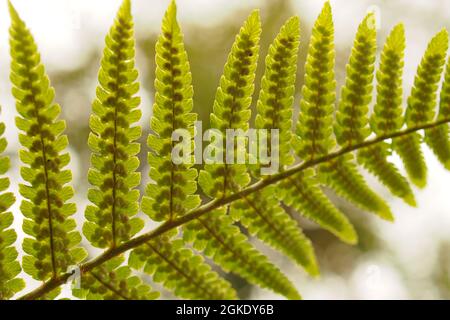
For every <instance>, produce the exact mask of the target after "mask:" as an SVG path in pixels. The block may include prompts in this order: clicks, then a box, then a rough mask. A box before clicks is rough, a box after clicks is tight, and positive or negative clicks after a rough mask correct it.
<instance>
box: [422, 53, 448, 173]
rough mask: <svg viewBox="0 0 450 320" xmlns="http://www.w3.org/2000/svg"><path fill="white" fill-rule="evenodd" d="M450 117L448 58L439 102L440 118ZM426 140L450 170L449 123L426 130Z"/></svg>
mask: <svg viewBox="0 0 450 320" xmlns="http://www.w3.org/2000/svg"><path fill="white" fill-rule="evenodd" d="M449 118H450V59H449V60H448V63H447V67H446V72H445V78H444V83H443V85H442V90H441V97H440V102H439V114H438V119H439V120H440V119H449ZM425 141H426V143H427V144H428V146H429V147H430V148H431V150H433V152H434V153H435V154H436V156H437V158H438V159H439V161H440V162H441V163H442V164H443V165H444V166H445V168H447V169H448V170H450V139H449V135H448V124H444V125H442V126H439V127H437V128H433V129H429V130H425Z"/></svg>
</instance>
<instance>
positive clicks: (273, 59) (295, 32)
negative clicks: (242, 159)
mask: <svg viewBox="0 0 450 320" xmlns="http://www.w3.org/2000/svg"><path fill="white" fill-rule="evenodd" d="M299 45H300V20H299V18H298V17H292V18H290V19H289V20H288V21H287V22H286V23H285V24H284V25H283V27H282V28H281V30H280V32H279V33H278V35H277V36H276V38H275V40H274V41H273V43H272V44H271V46H270V47H269V53H268V54H267V57H266V66H265V71H264V76H263V78H262V80H261V90H260V92H259V98H258V102H257V103H256V107H257V115H256V119H255V127H256V128H257V129H267V130H270V129H278V130H279V150H278V153H279V155H280V165H281V166H285V165H290V164H292V163H293V162H294V157H293V155H292V152H291V140H292V131H291V129H292V104H293V102H294V93H295V78H296V71H297V55H298V48H299ZM269 137H270V133H269ZM268 139H269V138H268Z"/></svg>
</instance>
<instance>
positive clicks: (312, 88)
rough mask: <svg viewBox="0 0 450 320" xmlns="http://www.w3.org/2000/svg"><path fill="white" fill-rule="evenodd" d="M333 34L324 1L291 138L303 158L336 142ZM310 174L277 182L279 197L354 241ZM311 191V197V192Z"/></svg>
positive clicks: (324, 151)
mask: <svg viewBox="0 0 450 320" xmlns="http://www.w3.org/2000/svg"><path fill="white" fill-rule="evenodd" d="M333 38H334V27H333V20H332V14H331V7H330V4H329V2H326V3H325V5H324V7H323V9H322V12H321V13H320V15H319V17H318V18H317V20H316V22H315V24H314V27H313V32H312V36H311V41H310V45H309V51H308V56H307V58H306V66H305V69H306V74H305V79H304V82H305V83H304V85H303V88H302V99H301V101H300V114H299V119H298V123H297V130H296V133H297V135H294V137H293V142H292V146H293V148H294V150H295V152H296V153H297V155H298V156H299V157H300V158H302V159H303V160H312V159H314V158H316V157H320V156H324V155H326V154H327V153H328V152H329V150H330V149H331V148H332V147H333V146H334V145H335V141H334V139H333V137H332V133H333V132H332V123H333V111H334V108H333V104H334V99H335V86H336V81H335V79H334V44H333ZM311 175H312V174H311V172H309V171H308V172H306V173H305V172H302V173H301V174H298V175H295V176H293V177H291V178H289V179H287V180H285V181H284V182H283V183H280V185H279V186H280V189H279V190H278V191H279V192H278V196H279V198H280V199H281V200H283V201H284V202H285V203H286V204H288V205H292V206H293V207H295V208H296V209H297V210H298V211H299V212H300V213H301V214H302V215H304V216H306V217H307V218H309V219H311V220H313V221H315V222H316V223H318V224H319V225H321V226H322V227H324V228H325V229H327V230H329V231H331V232H332V233H334V234H335V235H337V236H338V237H339V238H341V239H342V240H343V241H346V242H349V243H354V242H356V238H357V236H356V233H355V231H354V229H353V227H352V226H351V224H350V222H349V221H348V219H347V217H345V215H343V214H342V213H341V212H340V211H339V210H337V209H336V208H335V207H334V206H333V204H332V203H331V202H330V201H329V200H328V198H327V197H326V196H325V195H324V194H323V192H322V190H321V189H320V187H319V186H318V184H317V182H316V181H315V179H310V178H311ZM303 193H304V194H303ZM312 194H314V197H313V196H310V195H312ZM318 208H319V209H320V210H317V209H318Z"/></svg>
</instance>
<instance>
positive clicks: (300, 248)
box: [230, 186, 319, 275]
mask: <svg viewBox="0 0 450 320" xmlns="http://www.w3.org/2000/svg"><path fill="white" fill-rule="evenodd" d="M276 193H277V192H276V187H275V186H270V187H267V188H264V189H263V190H262V191H259V192H256V193H254V194H251V195H249V196H245V197H244V200H240V201H236V202H234V203H233V204H232V205H231V208H230V213H231V215H232V217H233V218H234V219H235V220H237V221H239V222H240V223H241V224H242V225H244V226H245V227H246V228H247V229H248V230H249V232H250V234H252V235H255V236H256V237H257V238H258V239H260V240H262V241H264V242H266V243H267V244H269V245H270V246H272V247H274V248H275V249H277V250H280V251H281V252H283V253H284V254H286V255H287V256H288V257H290V258H291V259H293V260H294V261H295V262H296V263H297V264H298V265H300V266H302V267H304V268H305V270H306V271H307V272H308V273H309V274H311V275H318V274H319V270H318V266H317V262H316V258H315V255H314V249H313V247H312V244H311V241H310V240H309V239H308V238H306V237H305V235H304V234H303V233H302V232H301V229H300V227H299V226H298V224H297V222H296V221H295V220H293V219H292V218H291V217H290V216H289V214H287V213H286V212H285V211H284V209H283V208H282V207H281V206H280V203H279V200H278V199H277V198H276V197H274V196H273V195H274V194H276Z"/></svg>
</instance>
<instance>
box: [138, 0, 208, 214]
mask: <svg viewBox="0 0 450 320" xmlns="http://www.w3.org/2000/svg"><path fill="white" fill-rule="evenodd" d="M191 82H192V76H191V72H190V68H189V62H188V59H187V54H186V50H185V48H184V44H183V35H182V33H181V30H180V27H179V25H178V22H177V20H176V5H175V2H174V1H172V2H171V4H170V6H169V8H168V10H167V12H166V13H165V15H164V19H163V22H162V34H161V35H160V36H159V38H158V42H157V44H156V80H155V88H156V94H155V104H154V105H153V117H152V120H151V128H152V130H153V131H154V133H155V134H151V135H149V137H148V146H149V147H150V148H151V149H152V150H153V152H150V153H149V154H148V160H149V163H150V178H151V179H153V181H154V182H152V183H150V184H148V186H147V190H146V196H145V197H144V198H143V199H142V210H143V211H144V212H145V213H146V214H147V215H149V216H150V217H151V218H152V219H153V220H155V221H163V220H171V219H174V218H175V217H178V216H180V215H183V214H184V213H186V212H187V211H189V210H191V209H194V208H195V207H197V206H198V205H199V204H200V198H199V196H198V195H194V193H195V191H196V190H197V184H196V182H195V180H196V178H197V170H196V169H194V168H192V164H189V163H181V164H175V163H174V162H173V161H172V154H171V153H172V148H173V141H172V133H173V132H174V131H176V130H177V129H187V130H189V131H190V132H191V136H192V135H193V132H194V121H195V120H196V118H197V115H196V114H194V113H191V110H192V107H193V104H192V95H193V89H192V84H191Z"/></svg>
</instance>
